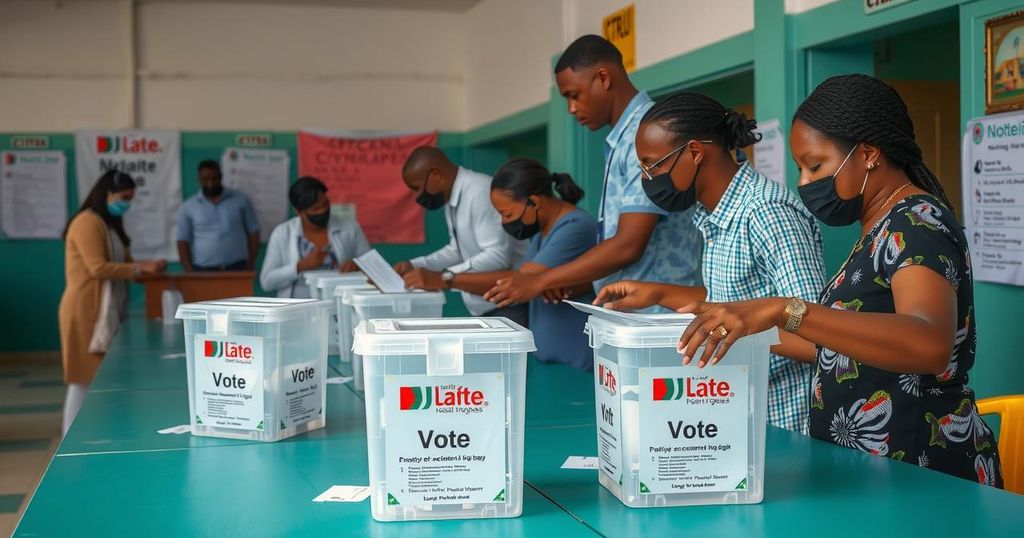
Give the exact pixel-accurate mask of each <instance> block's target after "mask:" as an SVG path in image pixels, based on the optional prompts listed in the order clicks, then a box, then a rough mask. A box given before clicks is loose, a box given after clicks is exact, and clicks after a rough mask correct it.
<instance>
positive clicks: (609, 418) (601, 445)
mask: <svg viewBox="0 0 1024 538" xmlns="http://www.w3.org/2000/svg"><path fill="white" fill-rule="evenodd" d="M594 366H595V368H594V381H595V383H596V384H597V390H596V391H594V393H595V394H597V398H595V402H594V403H595V405H596V406H597V457H598V460H599V461H600V469H601V472H602V473H604V474H605V475H606V476H607V477H608V478H611V479H612V481H613V482H615V483H616V484H618V483H620V480H621V479H622V395H621V394H620V390H621V389H620V387H619V365H618V364H616V363H614V362H611V361H607V360H604V359H602V358H600V357H598V359H597V364H596V365H594Z"/></svg>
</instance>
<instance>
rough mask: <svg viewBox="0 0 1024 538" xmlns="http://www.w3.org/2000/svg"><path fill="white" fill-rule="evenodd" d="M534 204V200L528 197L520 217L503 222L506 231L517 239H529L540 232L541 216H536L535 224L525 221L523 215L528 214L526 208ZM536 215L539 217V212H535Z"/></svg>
mask: <svg viewBox="0 0 1024 538" xmlns="http://www.w3.org/2000/svg"><path fill="white" fill-rule="evenodd" d="M530 206H534V207H536V206H535V205H534V203H533V200H530V199H529V198H527V199H526V206H524V207H523V212H522V213H521V214H520V215H519V218H518V219H516V220H513V221H512V222H505V223H502V225H501V227H502V228H504V229H505V233H507V234H509V235H511V236H512V237H514V238H515V239H518V240H520V241H522V240H524V239H529V238H531V237H533V236H535V235H537V234H538V233H539V232H540V218H536V220H534V222H533V224H526V223H525V222H523V217H524V216H526V208H528V207H530ZM533 214H534V217H537V212H536V211H534V212H533Z"/></svg>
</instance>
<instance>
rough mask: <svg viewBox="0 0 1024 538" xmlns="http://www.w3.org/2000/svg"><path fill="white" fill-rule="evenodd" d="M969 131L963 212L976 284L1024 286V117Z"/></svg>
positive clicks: (987, 122) (986, 120) (989, 121)
mask: <svg viewBox="0 0 1024 538" xmlns="http://www.w3.org/2000/svg"><path fill="white" fill-rule="evenodd" d="M967 127H968V128H967V133H966V134H965V135H964V141H963V161H962V162H963V178H964V182H963V184H964V188H963V196H964V200H963V207H964V223H965V224H966V228H967V243H968V244H969V245H970V250H971V263H972V266H973V271H974V279H975V280H979V281H985V282H997V283H1001V284H1014V285H1017V286H1021V285H1024V270H1022V269H1021V266H1022V264H1024V113H1020V112H1015V113H1010V114H1000V115H997V116H987V117H982V118H977V119H974V120H971V121H970V122H969V123H968V124H967Z"/></svg>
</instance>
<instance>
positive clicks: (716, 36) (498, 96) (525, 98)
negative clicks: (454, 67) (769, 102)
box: [466, 0, 820, 128]
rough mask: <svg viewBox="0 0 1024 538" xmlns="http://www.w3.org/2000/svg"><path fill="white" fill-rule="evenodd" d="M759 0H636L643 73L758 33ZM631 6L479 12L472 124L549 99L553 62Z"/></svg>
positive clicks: (475, 15) (470, 85)
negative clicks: (756, 6)
mask: <svg viewBox="0 0 1024 538" xmlns="http://www.w3.org/2000/svg"><path fill="white" fill-rule="evenodd" d="M805 1H808V0H805ZM818 1H820V0H818ZM753 2H754V0H685V1H683V0H635V4H636V18H637V44H636V46H637V51H636V55H637V58H636V63H637V65H636V66H637V68H638V69H640V68H644V67H647V66H649V65H653V64H656V63H658V62H661V61H663V60H667V59H669V58H672V57H674V56H678V55H680V54H684V53H686V52H690V51H693V50H696V49H699V48H700V47H703V46H705V45H708V44H710V43H714V42H715V41H720V40H722V39H726V38H728V37H732V36H734V35H736V34H740V33H743V32H746V31H749V30H752V29H753V28H754V4H753ZM629 3H630V2H629V0H562V1H561V2H557V1H554V0H548V1H543V0H528V1H527V0H519V1H516V2H514V4H513V2H512V1H511V0H484V1H483V2H482V3H481V4H480V5H478V6H477V7H475V8H473V9H472V10H471V11H470V13H469V15H470V21H469V26H470V30H469V32H470V34H469V37H468V39H467V43H468V45H469V47H470V50H469V52H468V53H469V58H470V61H469V62H468V64H467V78H466V81H467V85H466V97H467V112H466V120H467V127H469V128H472V127H476V126H479V125H481V124H484V123H487V122H488V121H492V120H494V119H497V118H502V117H505V116H508V115H509V114H513V113H515V112H518V111H520V110H523V109H526V108H529V107H531V106H535V105H537V104H540V103H543V102H545V101H546V100H547V98H548V95H549V93H548V92H549V90H550V86H551V84H552V79H553V76H552V74H551V58H552V57H553V56H555V55H557V54H559V53H561V52H562V51H563V50H564V49H565V47H566V46H567V45H568V44H569V43H571V42H572V41H573V40H574V39H576V38H577V37H579V36H581V35H584V34H600V33H601V20H602V19H603V18H604V17H605V16H606V15H608V14H610V13H612V12H614V11H616V10H617V9H619V8H622V7H625V6H627V5H629ZM513 5H514V6H515V7H514V8H513V7H512V6H513ZM545 14H546V16H545ZM709 21H710V22H709ZM485 59H490V62H491V63H488V62H486V61H485Z"/></svg>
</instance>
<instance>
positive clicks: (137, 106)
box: [0, 0, 823, 131]
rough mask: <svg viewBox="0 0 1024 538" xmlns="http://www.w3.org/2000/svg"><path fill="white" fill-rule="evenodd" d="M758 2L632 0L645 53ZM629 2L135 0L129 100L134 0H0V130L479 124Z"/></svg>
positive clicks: (738, 17)
mask: <svg viewBox="0 0 1024 538" xmlns="http://www.w3.org/2000/svg"><path fill="white" fill-rule="evenodd" d="M753 1H754V0H685V1H683V0H636V10H637V24H638V29H637V66H638V67H639V68H643V67H646V66H649V65H652V64H655V63H657V62H660V61H663V60H665V59H668V58H671V57H673V56H676V55H679V54H683V53H685V52H689V51H692V50H695V49H697V48H700V47H701V46H704V45H707V44H709V43H712V42H714V41H718V40H721V39H724V38H727V37H730V36H732V35H735V34H738V33H741V32H744V31H747V30H750V29H751V28H752V27H753ZM822 1H823V0H788V2H787V6H788V4H789V3H798V4H801V5H803V4H810V3H815V2H817V3H820V2H822ZM628 3H629V0H482V1H481V2H480V3H479V4H477V5H476V6H474V7H472V8H470V9H469V10H468V11H465V12H452V11H426V10H399V9H366V8H353V7H341V6H332V5H328V4H327V3H326V2H323V3H300V4H289V3H287V2H284V1H283V0H282V1H281V2H278V3H275V2H269V1H263V2H256V3H245V2H241V1H237V0H236V1H233V2H231V3H218V2H215V1H209V2H196V1H189V2H180V3H178V2H174V1H166V0H165V1H161V2H145V1H140V2H136V3H135V4H134V20H135V21H136V25H135V28H136V43H137V45H136V47H135V49H134V50H135V51H136V52H137V58H136V60H135V63H136V67H137V69H136V73H135V75H136V76H135V79H134V80H135V81H136V82H137V87H136V90H135V92H134V94H135V95H136V99H137V102H136V103H134V104H133V102H132V95H133V93H132V91H131V82H132V80H133V79H132V77H131V74H132V68H131V56H132V54H131V51H132V50H133V49H132V47H131V45H130V42H131V39H130V29H131V20H132V13H133V7H132V5H131V2H130V1H129V0H95V1H84V0H63V1H55V0H48V1H43V0H0V13H2V14H3V16H2V17H0V103H2V104H0V107H2V108H0V131H32V130H49V131H65V130H73V129H76V128H81V127H111V128H119V127H128V126H131V124H132V121H133V114H134V115H135V117H134V121H135V123H136V124H137V125H138V126H141V127H167V128H181V129H192V130H204V129H210V130H215V129H225V130H234V129H281V130H290V129H296V128H299V127H329V128H330V127H333V128H343V129H443V130H466V129H472V128H475V127H478V126H480V125H483V124H486V123H488V122H491V121H494V120H496V119H500V118H503V117H506V116H508V115H510V114H514V113H516V112H519V111H522V110H524V109H527V108H529V107H532V106H535V105H538V104H542V103H544V102H546V101H547V99H548V96H549V91H550V86H551V83H552V74H551V60H552V57H553V56H555V55H557V54H559V53H560V52H561V51H562V50H563V49H564V48H565V46H566V45H568V44H569V43H570V42H571V41H572V40H573V39H575V38H576V37H579V36H580V35H583V34H586V33H600V32H601V19H602V18H603V17H604V16H605V15H607V14H609V13H611V12H613V11H615V10H616V9H618V8H621V7H623V6H625V5H627V4H628ZM709 21H712V22H709Z"/></svg>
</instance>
